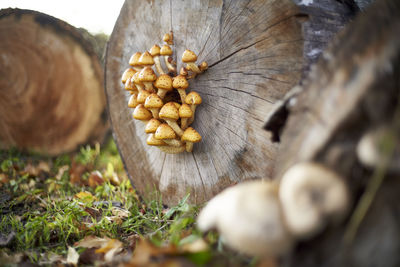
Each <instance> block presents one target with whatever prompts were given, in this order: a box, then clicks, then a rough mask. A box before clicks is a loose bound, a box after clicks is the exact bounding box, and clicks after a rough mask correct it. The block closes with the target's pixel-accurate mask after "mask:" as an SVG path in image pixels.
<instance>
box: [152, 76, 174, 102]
mask: <svg viewBox="0 0 400 267" xmlns="http://www.w3.org/2000/svg"><path fill="white" fill-rule="evenodd" d="M154 86H155V87H157V88H158V91H157V94H158V96H159V97H161V99H164V97H165V95H166V94H167V93H168V92H170V91H172V89H173V88H172V78H171V77H170V76H169V75H167V74H161V75H160V76H158V78H157V80H156V81H155V83H154Z"/></svg>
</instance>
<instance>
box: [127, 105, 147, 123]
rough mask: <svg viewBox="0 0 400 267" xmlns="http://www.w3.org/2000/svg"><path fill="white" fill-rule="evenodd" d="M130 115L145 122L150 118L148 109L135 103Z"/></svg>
mask: <svg viewBox="0 0 400 267" xmlns="http://www.w3.org/2000/svg"><path fill="white" fill-rule="evenodd" d="M132 115H133V118H135V119H137V120H140V121H142V122H144V123H147V122H148V121H149V120H150V119H151V118H152V116H151V112H150V111H148V110H147V109H146V108H145V107H144V105H143V104H139V105H137V106H136V108H135V110H134V111H133V114H132Z"/></svg>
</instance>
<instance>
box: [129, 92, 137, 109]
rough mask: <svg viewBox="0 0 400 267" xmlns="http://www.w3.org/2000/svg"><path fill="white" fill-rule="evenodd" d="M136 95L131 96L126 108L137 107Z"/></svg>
mask: <svg viewBox="0 0 400 267" xmlns="http://www.w3.org/2000/svg"><path fill="white" fill-rule="evenodd" d="M137 96H138V95H137V93H133V94H131V96H130V98H129V101H128V107H130V108H136V107H137V105H139V102H137Z"/></svg>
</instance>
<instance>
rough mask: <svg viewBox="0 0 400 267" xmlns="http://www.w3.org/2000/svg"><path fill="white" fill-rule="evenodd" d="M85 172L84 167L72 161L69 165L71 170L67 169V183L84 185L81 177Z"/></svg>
mask: <svg viewBox="0 0 400 267" xmlns="http://www.w3.org/2000/svg"><path fill="white" fill-rule="evenodd" d="M85 172H86V166H84V165H82V164H80V163H77V162H75V161H73V162H72V164H71V168H70V169H69V176H70V177H69V181H70V182H71V184H77V185H84V181H83V180H82V175H83V174H84V173H85Z"/></svg>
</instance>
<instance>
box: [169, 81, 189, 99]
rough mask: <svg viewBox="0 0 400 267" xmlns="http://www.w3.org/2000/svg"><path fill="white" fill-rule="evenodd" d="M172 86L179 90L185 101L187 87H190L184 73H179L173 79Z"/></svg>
mask: <svg viewBox="0 0 400 267" xmlns="http://www.w3.org/2000/svg"><path fill="white" fill-rule="evenodd" d="M172 87H174V88H175V89H176V90H178V92H179V95H180V96H181V101H182V103H185V98H186V88H188V87H189V83H188V81H187V80H186V77H185V76H183V75H178V76H176V77H174V78H173V79H172Z"/></svg>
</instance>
